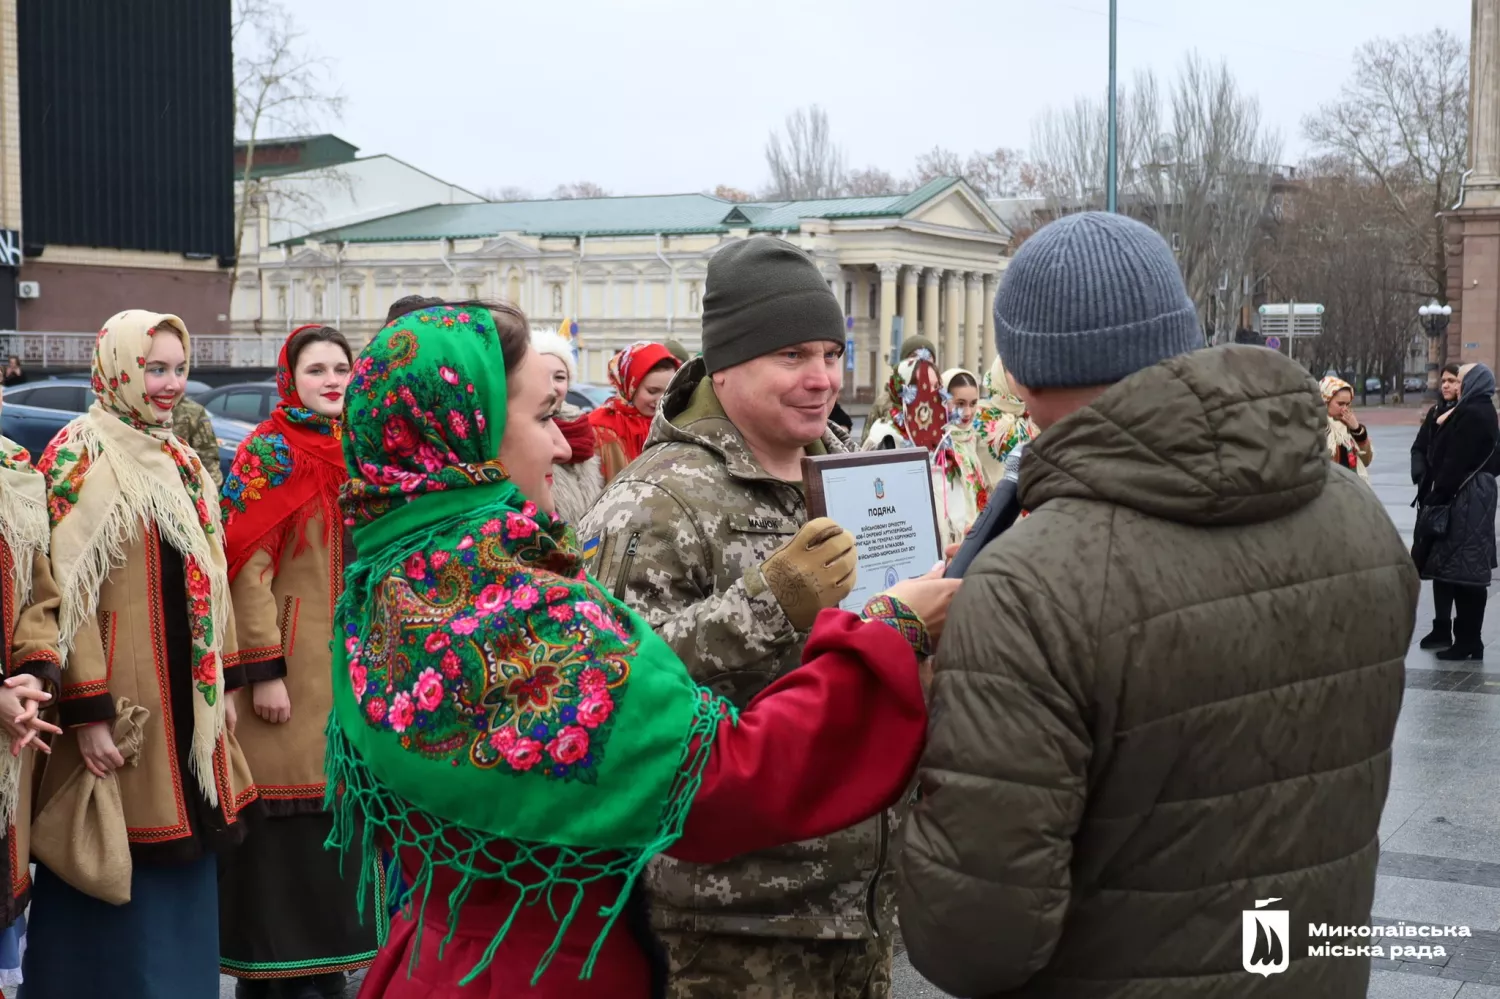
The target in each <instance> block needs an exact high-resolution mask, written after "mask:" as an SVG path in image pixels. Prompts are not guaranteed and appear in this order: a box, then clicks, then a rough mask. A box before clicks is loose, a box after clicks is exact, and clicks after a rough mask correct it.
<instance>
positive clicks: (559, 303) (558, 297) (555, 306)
mask: <svg viewBox="0 0 1500 999" xmlns="http://www.w3.org/2000/svg"><path fill="white" fill-rule="evenodd" d="M562 310H563V292H562V285H560V284H554V285H553V286H552V314H553V315H554V316H560V315H562Z"/></svg>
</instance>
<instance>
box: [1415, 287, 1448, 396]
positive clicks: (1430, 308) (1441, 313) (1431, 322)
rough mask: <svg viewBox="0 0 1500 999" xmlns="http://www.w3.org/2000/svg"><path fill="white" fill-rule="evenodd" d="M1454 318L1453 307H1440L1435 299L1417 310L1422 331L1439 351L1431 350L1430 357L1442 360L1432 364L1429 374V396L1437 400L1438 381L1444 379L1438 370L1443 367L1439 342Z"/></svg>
mask: <svg viewBox="0 0 1500 999" xmlns="http://www.w3.org/2000/svg"><path fill="white" fill-rule="evenodd" d="M1452 317H1453V306H1451V305H1439V304H1438V302H1437V299H1433V300H1432V301H1431V302H1429V303H1428V304H1427V305H1424V306H1422V307H1421V308H1419V309H1417V318H1418V319H1419V321H1420V322H1421V323H1422V329H1423V330H1424V331H1425V332H1426V333H1427V338H1428V339H1429V340H1432V341H1433V342H1434V346H1435V347H1437V348H1438V349H1436V350H1429V351H1428V352H1427V356H1428V357H1436V358H1439V359H1440V360H1439V361H1438V362H1437V363H1436V364H1430V365H1429V368H1430V370H1429V371H1428V372H1427V395H1428V397H1430V398H1436V396H1437V390H1438V381H1439V379H1440V378H1441V377H1442V376H1441V374H1440V373H1439V371H1438V369H1439V367H1441V364H1442V361H1441V358H1442V356H1443V351H1442V349H1441V344H1440V343H1439V341H1440V340H1441V338H1442V337H1443V336H1444V334H1446V333H1447V332H1448V322H1449V320H1450V319H1451V318H1452Z"/></svg>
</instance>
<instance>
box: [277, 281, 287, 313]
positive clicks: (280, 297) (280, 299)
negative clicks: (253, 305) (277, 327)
mask: <svg viewBox="0 0 1500 999" xmlns="http://www.w3.org/2000/svg"><path fill="white" fill-rule="evenodd" d="M276 317H277V318H278V319H285V318H286V289H285V288H277V289H276Z"/></svg>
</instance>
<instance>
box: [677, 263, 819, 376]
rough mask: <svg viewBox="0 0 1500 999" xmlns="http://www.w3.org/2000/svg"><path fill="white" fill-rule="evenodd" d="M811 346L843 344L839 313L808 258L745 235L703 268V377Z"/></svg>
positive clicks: (816, 268) (814, 265)
mask: <svg viewBox="0 0 1500 999" xmlns="http://www.w3.org/2000/svg"><path fill="white" fill-rule="evenodd" d="M814 340H829V341H832V342H833V343H837V344H841V345H842V344H843V342H844V312H843V310H842V309H840V308H839V302H838V299H837V298H835V297H834V294H833V292H832V291H831V290H829V288H828V282H827V281H826V280H825V279H824V277H823V275H822V273H821V272H820V271H819V270H818V265H817V264H815V263H813V262H812V258H811V257H809V256H808V255H807V254H805V253H803V252H802V251H801V250H799V249H797V248H796V247H795V246H793V245H792V244H791V243H788V242H786V241H785V240H781V239H776V238H774V237H772V236H753V237H751V238H750V239H746V240H742V241H740V242H738V243H734V244H732V245H730V246H726V247H725V248H724V249H722V250H720V251H719V252H718V253H715V254H714V255H713V256H712V257H711V258H710V259H709V261H708V280H707V281H706V282H705V289H704V294H703V360H704V362H705V363H706V364H707V365H708V373H709V374H713V373H714V372H715V371H722V370H724V369H725V368H732V367H734V366H735V365H736V364H744V363H745V362H746V361H750V360H754V359H755V358H757V357H762V356H764V355H766V354H769V353H772V352H773V351H777V350H784V349H785V348H787V347H794V346H796V345H797V344H800V343H809V342H811V341H814Z"/></svg>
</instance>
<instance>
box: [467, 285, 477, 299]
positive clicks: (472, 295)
mask: <svg viewBox="0 0 1500 999" xmlns="http://www.w3.org/2000/svg"><path fill="white" fill-rule="evenodd" d="M464 297H465V298H467V299H468V300H469V301H471V302H477V301H479V285H477V284H470V285H465V286H464Z"/></svg>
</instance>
